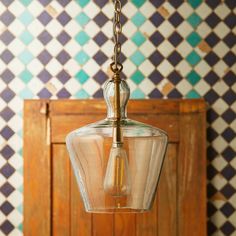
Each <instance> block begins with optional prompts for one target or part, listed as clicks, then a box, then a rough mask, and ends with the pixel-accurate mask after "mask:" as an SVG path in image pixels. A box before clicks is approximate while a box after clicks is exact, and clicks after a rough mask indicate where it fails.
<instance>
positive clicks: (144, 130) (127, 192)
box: [66, 80, 168, 213]
mask: <svg viewBox="0 0 236 236" xmlns="http://www.w3.org/2000/svg"><path fill="white" fill-rule="evenodd" d="M114 95H115V91H114V82H113V81H112V80H110V81H108V82H107V83H106V84H105V87H104V97H105V100H106V103H107V108H108V115H107V118H106V119H105V120H102V121H98V122H96V123H93V124H90V125H87V126H85V127H82V128H79V129H77V130H75V131H73V132H71V133H70V134H69V135H68V136H67V138H66V144H67V148H68V151H69V155H70V159H71V163H72V166H73V169H74V173H75V175H76V179H77V182H78V185H79V189H80V193H81V196H82V200H83V202H84V206H85V210H86V211H88V212H101V213H102V212H143V211H147V210H150V208H151V207H152V203H153V200H154V198H155V193H156V190H157V184H158V180H159V176H160V172H161V168H162V164H163V160H164V156H165V152H166V147H167V141H168V140H167V135H166V133H165V132H164V131H162V130H160V129H157V128H154V127H152V126H149V125H147V124H143V123H140V122H137V121H134V120H130V119H127V117H126V104H127V102H128V98H129V88H128V86H127V84H126V82H125V81H124V80H122V81H121V84H120V95H121V105H120V113H121V121H120V123H119V126H120V130H121V135H122V143H121V144H120V143H119V144H114V139H113V136H114V135H115V134H116V132H117V126H116V125H115V124H116V123H115V121H114V120H115V118H114V114H115V112H114V109H115V104H114Z"/></svg>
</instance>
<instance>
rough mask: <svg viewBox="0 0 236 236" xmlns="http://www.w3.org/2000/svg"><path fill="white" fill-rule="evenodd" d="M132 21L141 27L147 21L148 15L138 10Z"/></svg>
mask: <svg viewBox="0 0 236 236" xmlns="http://www.w3.org/2000/svg"><path fill="white" fill-rule="evenodd" d="M131 21H132V22H133V23H134V24H135V25H136V26H137V27H140V26H141V25H142V24H143V23H144V22H145V21H146V17H145V16H144V15H143V14H142V13H141V12H139V11H138V12H137V13H136V14H135V15H134V16H133V17H132V18H131Z"/></svg>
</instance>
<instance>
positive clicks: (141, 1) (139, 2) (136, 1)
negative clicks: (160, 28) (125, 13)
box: [132, 0, 146, 8]
mask: <svg viewBox="0 0 236 236" xmlns="http://www.w3.org/2000/svg"><path fill="white" fill-rule="evenodd" d="M145 1H146V0H132V3H133V4H134V5H135V6H136V7H137V8H139V7H141V6H142V5H143V4H144V3H145Z"/></svg>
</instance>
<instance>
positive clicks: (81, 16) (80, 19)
mask: <svg viewBox="0 0 236 236" xmlns="http://www.w3.org/2000/svg"><path fill="white" fill-rule="evenodd" d="M75 19H76V21H77V22H78V23H79V25H81V26H85V25H86V24H87V23H88V22H89V20H90V18H89V17H88V16H87V15H86V14H85V13H84V12H81V13H80V14H79V15H78V16H77V17H76V18H75Z"/></svg>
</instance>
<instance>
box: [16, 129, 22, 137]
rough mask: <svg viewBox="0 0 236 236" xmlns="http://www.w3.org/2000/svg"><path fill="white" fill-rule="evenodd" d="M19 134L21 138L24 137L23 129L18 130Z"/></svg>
mask: <svg viewBox="0 0 236 236" xmlns="http://www.w3.org/2000/svg"><path fill="white" fill-rule="evenodd" d="M17 135H18V136H19V137H20V138H22V137H23V131H22V130H19V131H18V132H17Z"/></svg>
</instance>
